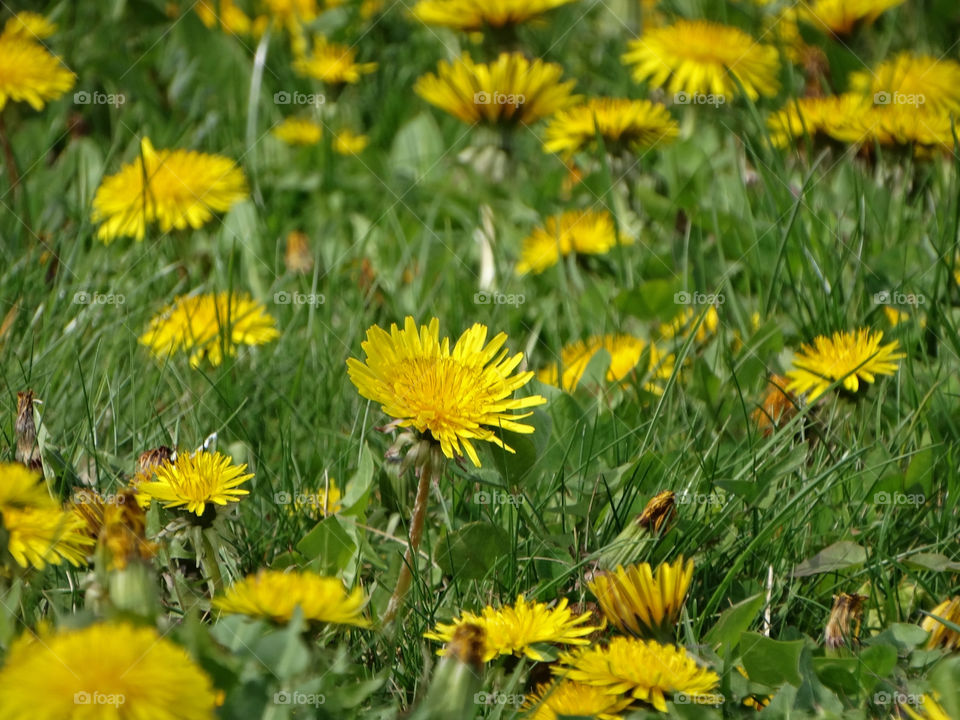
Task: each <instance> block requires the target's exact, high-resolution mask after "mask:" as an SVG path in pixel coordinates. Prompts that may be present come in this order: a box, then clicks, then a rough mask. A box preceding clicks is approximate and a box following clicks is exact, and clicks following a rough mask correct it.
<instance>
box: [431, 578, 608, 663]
mask: <svg viewBox="0 0 960 720" xmlns="http://www.w3.org/2000/svg"><path fill="white" fill-rule="evenodd" d="M590 618H591V615H590V613H583V614H582V615H574V614H573V613H572V612H571V610H570V608H569V607H568V606H567V600H566V599H565V598H564V599H561V600H560V601H559V602H558V603H557V604H556V605H555V606H554V607H552V608H551V607H549V606H548V605H547V604H546V603H541V602H536V601H534V602H528V601H527V600H526V599H524V597H523V595H520V596H518V597H517V601H516V603H515V604H514V605H512V606H511V605H508V606H505V607H502V608H499V609H495V608H494V607H493V606H492V605H487V606H486V607H485V608H484V609H483V611H482V612H481V613H480V614H479V615H477V614H475V613H471V612H465V613H461V614H460V616H459V617H457V618H454V620H453V622H451V623H438V624H437V627H436V629H435V630H433V631H432V632H428V633H425V634H424V637H426V638H429V639H430V640H438V641H440V642H444V643H449V642H450V641H451V640H452V639H453V637H454V636H455V635H456V633H457V631H458V629H459V628H460V627H463V626H464V625H475V626H477V627H479V628H481V629H482V630H483V631H484V635H485V639H484V643H485V645H484V654H483V661H484V662H489V661H491V660H493V659H494V658H495V657H498V656H500V655H516V656H525V657H527V658H529V659H531V660H535V661H543V660H546V657H545V656H544V655H543V653H542V652H541V651H540V650H539V649H538V648H537V647H536V646H537V645H539V644H542V643H551V644H556V645H587V644H589V640H587V639H585V638H586V636H587V635H590V634H591V633H594V632H596V631H597V630H600V629H601V627H600V626H593V625H587V624H586V623H588V622H590ZM445 652H446V651H445V650H439V651H438V652H437V654H438V655H443V654H444V653H445Z"/></svg>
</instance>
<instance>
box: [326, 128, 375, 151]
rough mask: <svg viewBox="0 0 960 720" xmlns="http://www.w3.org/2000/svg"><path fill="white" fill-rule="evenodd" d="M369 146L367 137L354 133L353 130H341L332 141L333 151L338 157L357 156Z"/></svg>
mask: <svg viewBox="0 0 960 720" xmlns="http://www.w3.org/2000/svg"><path fill="white" fill-rule="evenodd" d="M369 144H370V138H369V137H368V136H367V135H361V134H360V133H355V132H353V130H341V131H340V134H339V135H337V137H336V138H334V140H333V151H334V152H335V153H338V154H340V155H359V154H360V153H362V152H363V151H364V150H366V149H367V146H368V145H369Z"/></svg>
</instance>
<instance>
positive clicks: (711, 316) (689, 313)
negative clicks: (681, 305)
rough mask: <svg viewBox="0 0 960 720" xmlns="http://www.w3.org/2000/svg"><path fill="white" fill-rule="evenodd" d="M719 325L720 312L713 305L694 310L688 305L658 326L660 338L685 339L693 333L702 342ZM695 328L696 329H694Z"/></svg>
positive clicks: (714, 332)
mask: <svg viewBox="0 0 960 720" xmlns="http://www.w3.org/2000/svg"><path fill="white" fill-rule="evenodd" d="M719 326H720V313H718V312H717V308H716V307H714V306H713V305H708V306H707V307H704V308H698V309H697V310H694V309H693V308H692V307H688V308H687V309H686V310H684V311H682V312H681V313H680V314H679V315H677V316H676V317H675V318H673V320H671V321H670V322H667V323H662V324H661V325H660V327H659V328H658V330H659V332H660V338H661V339H662V340H673V339H675V338H682V339H684V340H686V339H687V338H688V337H690V335H691V334H693V336H694V337H693V339H694V340H695V341H696V342H698V343H704V342H706V341H707V340H709V339H710V338H711V337H713V336H714V335H715V334H716V332H717V328H718V327H719ZM694 328H696V330H694Z"/></svg>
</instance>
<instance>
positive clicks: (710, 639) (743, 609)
mask: <svg viewBox="0 0 960 720" xmlns="http://www.w3.org/2000/svg"><path fill="white" fill-rule="evenodd" d="M763 605H764V596H763V593H757V594H756V595H754V596H753V597H748V598H747V599H746V600H741V601H740V602H738V603H737V604H736V605H733V606H732V607H729V608H727V609H726V610H724V611H723V613H722V614H721V615H720V619H719V620H717V622H716V624H715V625H714V626H713V627H712V628H710V631H709V632H708V633H707V634H706V636H705V637H704V639H703V640H704V642H705V643H706V644H707V645H710V646H711V647H713V648H718V647H723V648H725V649H726V650H733V648H734V647H735V644H736V642H737V640H739V639H740V636H741V635H742V634H743V633H744V632H745V631H746V630H747V629H748V628H749V627H750V625H752V624H753V621H754V620H755V619H756V617H757V613H759V612H760V610H761V609H762V608H763Z"/></svg>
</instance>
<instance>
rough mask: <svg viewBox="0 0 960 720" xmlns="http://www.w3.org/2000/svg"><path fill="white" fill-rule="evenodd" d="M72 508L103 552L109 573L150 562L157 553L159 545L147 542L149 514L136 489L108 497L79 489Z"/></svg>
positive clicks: (72, 502) (72, 501) (129, 489)
mask: <svg viewBox="0 0 960 720" xmlns="http://www.w3.org/2000/svg"><path fill="white" fill-rule="evenodd" d="M70 509H71V510H72V511H73V512H74V514H75V515H77V516H78V517H80V518H81V519H82V520H83V522H84V525H85V528H84V532H85V533H86V535H87V536H88V537H89V538H91V539H92V540H94V541H95V542H97V543H98V545H99V547H100V548H101V549H102V550H103V556H104V558H105V559H106V562H107V568H108V569H109V570H123V569H124V568H126V567H127V565H128V564H129V563H130V562H131V561H133V560H137V559H139V560H149V559H151V558H152V557H153V556H154V555H155V554H156V551H157V545H156V544H155V543H152V542H149V541H148V540H147V539H146V536H147V517H146V512H145V510H144V508H143V507H141V506H140V503H139V502H138V498H137V493H136V490H134V489H132V488H128V489H125V490H121V491H120V492H118V493H116V494H114V495H113V496H110V497H106V498H105V497H103V496H102V495H100V493H98V492H96V491H94V490H86V489H85V490H79V491H77V492H75V493H74V495H73V498H72V500H71V503H70Z"/></svg>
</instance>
